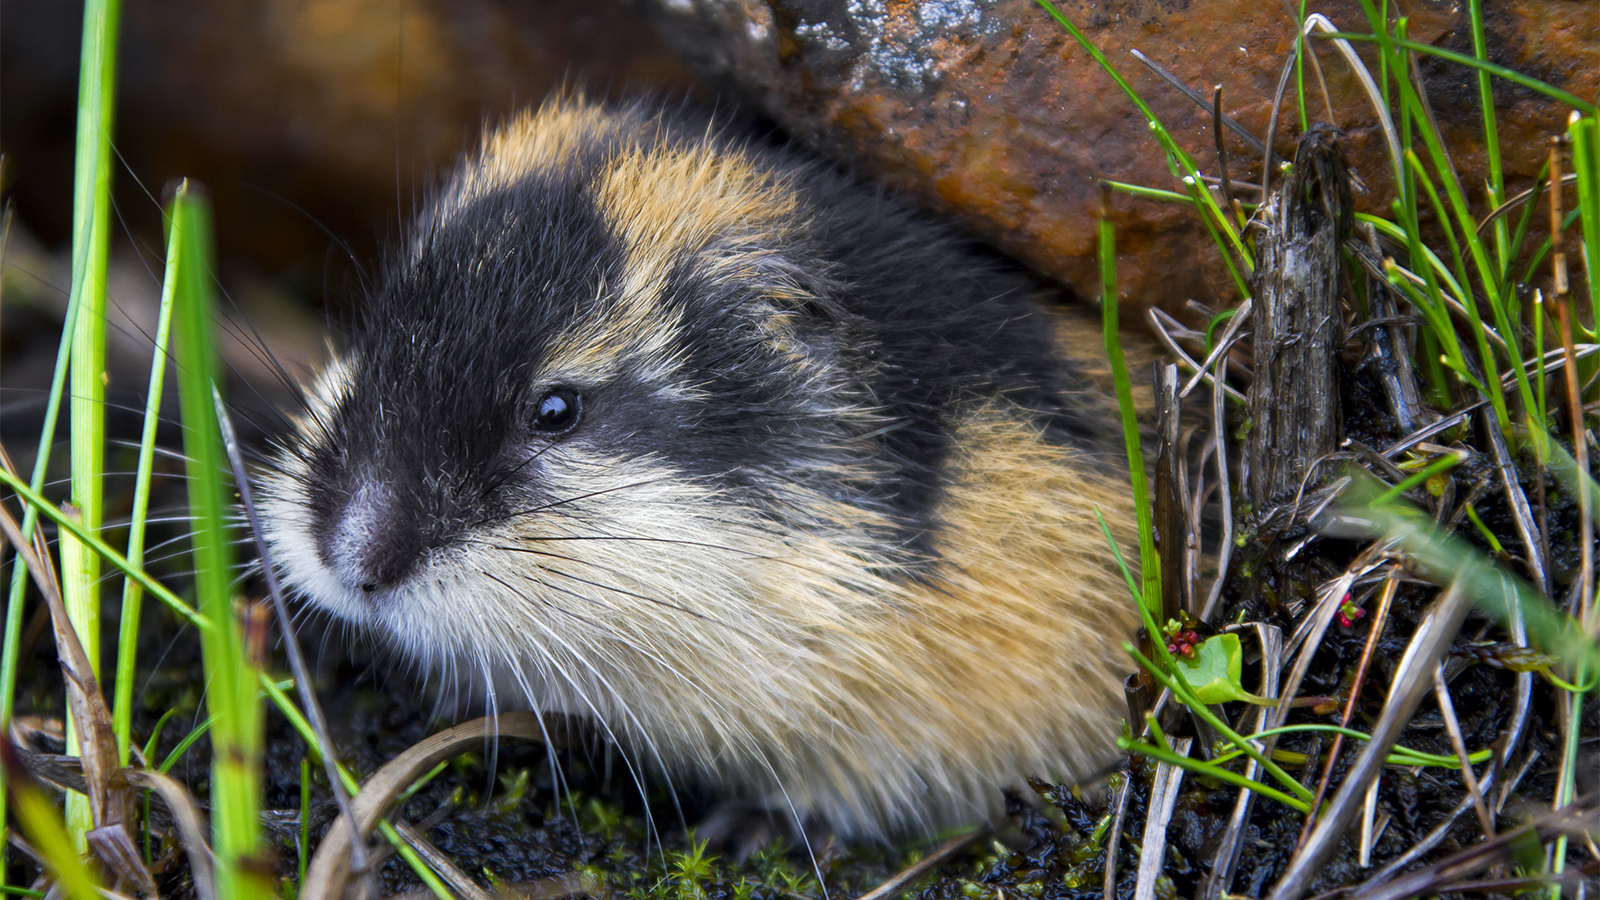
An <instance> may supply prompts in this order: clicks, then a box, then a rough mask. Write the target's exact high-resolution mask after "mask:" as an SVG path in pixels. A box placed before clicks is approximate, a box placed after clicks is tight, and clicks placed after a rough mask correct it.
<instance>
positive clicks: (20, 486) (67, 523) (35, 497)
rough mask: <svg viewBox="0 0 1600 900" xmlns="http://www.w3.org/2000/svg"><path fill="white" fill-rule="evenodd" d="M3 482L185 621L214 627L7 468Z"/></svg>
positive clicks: (1, 474) (2, 472)
mask: <svg viewBox="0 0 1600 900" xmlns="http://www.w3.org/2000/svg"><path fill="white" fill-rule="evenodd" d="M0 484H4V485H5V486H6V487H8V488H10V489H11V490H13V491H15V492H16V493H17V496H18V497H20V498H21V499H22V502H23V503H24V504H26V508H27V509H28V510H29V511H37V512H39V513H41V514H43V515H44V517H45V518H46V519H49V520H50V521H51V522H53V523H55V525H56V527H58V528H60V529H61V530H62V531H64V532H67V533H68V534H70V535H71V536H72V537H75V538H77V539H78V540H79V541H81V542H82V543H83V544H84V545H85V546H87V547H88V548H89V549H91V550H93V551H94V552H95V553H97V554H99V556H100V558H101V559H103V560H105V561H106V562H109V563H111V565H112V566H113V567H115V568H116V569H118V570H119V571H121V572H122V574H124V575H127V576H128V577H130V578H133V579H135V580H137V581H138V582H139V584H140V585H141V586H142V587H143V588H144V589H145V590H146V591H149V592H150V594H151V595H152V596H154V597H155V598H156V599H158V600H160V601H161V602H162V603H164V604H166V605H167V608H169V609H171V610H172V611H173V612H175V613H177V614H178V615H180V616H182V617H183V619H184V621H186V622H188V623H189V624H190V625H193V626H194V627H196V628H198V629H200V630H201V631H209V630H211V619H210V618H208V617H206V616H204V615H202V614H201V613H200V612H198V611H197V610H195V609H194V608H193V607H191V606H190V605H189V604H187V603H184V602H183V601H182V600H180V599H179V598H178V595H177V594H174V593H173V592H172V591H171V590H170V589H168V588H167V586H166V585H164V584H162V583H161V582H159V581H157V580H155V579H154V578H151V577H150V576H149V575H148V574H146V573H145V571H144V570H143V569H141V568H139V567H138V566H133V565H129V564H128V561H127V560H126V559H124V558H123V556H122V554H120V553H118V552H117V551H115V550H113V549H111V547H109V546H108V545H107V544H106V543H105V542H104V541H102V540H100V538H98V537H96V536H95V535H92V534H90V533H89V532H88V531H87V530H85V529H84V527H83V524H82V523H80V522H79V521H78V520H77V519H75V518H73V517H71V516H68V515H67V514H66V513H64V512H62V511H61V510H60V509H58V508H57V507H56V506H55V504H53V503H51V502H50V501H49V500H47V499H46V498H45V497H44V495H42V494H40V493H39V492H38V491H36V490H34V489H33V488H31V487H29V486H28V485H27V484H25V483H24V482H23V481H22V479H20V478H17V477H16V476H14V475H12V474H11V473H10V472H7V471H5V470H4V469H0Z"/></svg>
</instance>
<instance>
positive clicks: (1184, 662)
mask: <svg viewBox="0 0 1600 900" xmlns="http://www.w3.org/2000/svg"><path fill="white" fill-rule="evenodd" d="M1173 662H1175V663H1177V673H1178V675H1179V677H1181V678H1182V679H1183V680H1184V683H1185V684H1187V685H1188V686H1189V688H1190V690H1193V691H1194V693H1195V696H1196V697H1198V698H1200V702H1202V703H1205V704H1207V705H1212V704H1217V703H1223V702H1225V701H1228V700H1243V701H1244V702H1246V703H1254V704H1256V705H1257V706H1272V705H1273V704H1274V703H1275V702H1276V701H1274V700H1269V699H1267V698H1266V697H1258V696H1256V695H1255V694H1252V693H1250V692H1249V691H1247V690H1245V689H1244V684H1243V682H1242V681H1241V675H1242V673H1243V672H1244V652H1243V651H1242V650H1241V649H1240V647H1239V636H1238V635H1236V634H1219V635H1216V636H1214V637H1210V638H1207V639H1206V640H1205V641H1203V642H1202V643H1200V644H1198V645H1196V646H1195V648H1194V655H1193V656H1191V657H1188V658H1185V657H1182V656H1176V657H1173Z"/></svg>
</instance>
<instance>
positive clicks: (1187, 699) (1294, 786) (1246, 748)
mask: <svg viewBox="0 0 1600 900" xmlns="http://www.w3.org/2000/svg"><path fill="white" fill-rule="evenodd" d="M1150 624H1153V620H1152V622H1151V623H1150ZM1146 627H1147V628H1148V627H1149V624H1147V625H1146ZM1152 643H1153V645H1154V646H1156V647H1158V648H1159V650H1158V651H1157V652H1158V653H1159V654H1161V655H1162V656H1163V657H1165V658H1166V660H1167V661H1168V665H1169V666H1170V665H1171V654H1168V653H1167V648H1166V645H1165V644H1163V643H1162V642H1161V641H1153V642H1152ZM1123 649H1124V650H1126V651H1127V652H1128V653H1130V654H1132V655H1133V658H1134V660H1135V661H1137V662H1138V663H1139V665H1141V666H1143V667H1144V668H1145V671H1147V672H1149V673H1150V674H1151V676H1153V677H1154V678H1155V679H1156V680H1157V681H1159V682H1161V684H1162V686H1163V687H1166V688H1167V689H1168V690H1170V691H1172V695H1173V697H1175V698H1177V699H1178V700H1179V701H1181V702H1182V703H1183V704H1184V705H1185V706H1187V707H1189V711H1190V712H1191V713H1193V714H1194V715H1196V716H1198V717H1199V718H1200V719H1202V720H1203V721H1205V723H1206V724H1207V725H1210V726H1211V727H1212V728H1214V729H1216V730H1217V733H1218V734H1220V735H1222V736H1223V738H1225V739H1226V740H1228V741H1229V742H1231V743H1232V744H1233V745H1234V746H1235V747H1237V748H1239V751H1240V752H1241V753H1243V754H1244V755H1245V756H1248V757H1250V758H1251V759H1253V760H1255V761H1256V763H1258V764H1259V765H1260V766H1261V768H1262V769H1263V770H1265V771H1266V773H1267V774H1268V775H1271V776H1272V777H1273V778H1276V779H1277V780H1278V783H1280V784H1282V785H1283V786H1284V787H1286V788H1288V789H1289V790H1291V791H1293V792H1294V793H1295V795H1297V796H1299V797H1301V798H1302V799H1303V800H1305V801H1306V802H1307V803H1309V802H1310V801H1311V799H1312V793H1311V791H1310V789H1308V788H1307V787H1306V786H1305V785H1303V784H1301V783H1300V782H1298V781H1296V780H1295V779H1294V778H1293V776H1291V775H1290V774H1289V773H1288V772H1285V771H1284V770H1283V768H1282V767H1281V766H1279V765H1278V764H1277V763H1275V762H1273V761H1272V760H1271V759H1270V758H1269V757H1268V756H1267V755H1266V754H1264V753H1262V752H1261V751H1260V750H1257V749H1256V748H1255V747H1253V746H1251V745H1250V742H1249V741H1248V740H1246V739H1245V738H1244V737H1243V736H1242V735H1240V734H1239V733H1238V732H1237V731H1234V730H1233V729H1232V728H1230V727H1229V726H1228V723H1226V722H1224V721H1222V719H1221V718H1220V717H1219V716H1218V715H1217V714H1216V713H1214V712H1212V711H1211V708H1210V707H1208V706H1206V705H1205V704H1204V703H1202V702H1200V700H1199V698H1197V697H1195V696H1194V692H1193V691H1191V690H1190V689H1189V687H1188V685H1186V684H1184V683H1183V679H1182V678H1173V677H1171V676H1169V675H1167V674H1166V671H1164V670H1162V669H1160V668H1158V667H1157V665H1156V664H1155V663H1153V662H1151V661H1150V659H1149V658H1148V657H1146V656H1145V655H1144V654H1143V653H1140V652H1139V651H1138V650H1137V649H1136V648H1135V647H1134V646H1133V645H1132V644H1124V645H1123ZM1307 809H1309V807H1307Z"/></svg>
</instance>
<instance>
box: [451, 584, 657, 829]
mask: <svg viewBox="0 0 1600 900" xmlns="http://www.w3.org/2000/svg"><path fill="white" fill-rule="evenodd" d="M480 571H481V570H480ZM481 574H482V575H483V576H484V577H486V578H488V579H490V580H491V581H494V582H497V583H498V584H500V585H501V586H502V587H504V588H505V589H506V590H508V591H510V592H511V593H512V594H515V595H516V596H519V597H522V598H523V599H525V600H532V598H530V597H528V596H527V595H526V594H524V593H523V592H522V591H519V590H518V589H517V588H515V587H513V586H511V585H510V584H507V583H506V582H505V581H503V580H502V579H500V578H498V577H496V576H495V575H494V574H493V573H492V572H487V571H481ZM530 621H532V622H533V624H534V625H535V626H536V627H538V628H539V630H540V631H543V632H544V633H545V635H546V636H547V637H549V638H550V639H551V640H553V641H555V642H556V643H558V644H560V645H561V646H562V647H563V648H565V649H566V651H567V653H568V654H569V655H570V656H571V657H572V659H573V661H575V662H577V663H578V664H579V665H581V666H583V667H584V668H585V669H588V670H589V674H590V675H591V676H593V677H594V678H595V680H596V681H597V682H598V683H599V685H600V686H601V687H602V688H604V689H605V690H606V691H607V692H608V693H609V694H610V695H611V697H612V699H613V701H615V702H616V704H617V707H618V708H619V709H620V710H621V711H622V713H623V715H624V716H625V717H626V718H627V719H628V720H629V721H630V722H631V723H632V725H633V728H634V729H636V733H637V734H638V736H639V740H640V742H641V743H643V744H644V745H645V746H646V747H647V748H648V749H649V751H650V755H651V756H654V757H655V760H656V765H657V766H659V767H660V768H661V771H662V777H663V778H664V779H665V780H666V782H667V790H668V793H670V794H671V795H672V802H673V806H674V807H675V808H678V816H679V818H680V819H681V818H682V816H683V810H682V808H681V807H678V797H677V790H676V788H674V787H673V785H672V776H671V774H670V772H669V771H668V769H667V766H666V762H665V761H664V760H663V759H662V758H661V753H660V751H659V750H658V749H657V747H656V743H655V740H654V739H653V738H652V737H651V736H650V732H649V731H648V730H647V729H645V728H644V725H643V723H641V722H640V721H639V718H638V716H637V715H635V714H634V712H633V708H632V707H631V706H629V704H628V701H627V699H626V698H624V697H623V696H622V694H621V693H619V692H618V691H617V689H616V687H615V686H613V685H612V684H611V682H610V681H609V680H607V679H606V678H605V676H604V675H601V674H600V672H599V670H598V669H596V668H595V666H594V664H593V663H591V662H589V660H588V659H587V658H586V657H584V656H583V654H581V653H579V652H578V651H577V650H576V648H574V647H573V646H572V645H571V644H570V643H568V642H567V641H566V639H565V638H562V637H561V636H560V635H559V634H557V633H555V632H554V631H553V630H552V629H551V628H550V627H549V626H547V625H545V624H544V623H543V622H541V621H539V620H538V618H537V617H533V618H531V619H530ZM529 646H531V647H533V648H534V650H535V651H536V652H537V653H538V654H539V655H540V656H541V657H543V658H544V659H546V660H547V661H548V662H549V664H550V667H551V669H552V670H553V671H554V672H555V674H557V675H559V676H560V677H561V679H562V680H563V681H565V682H566V683H567V685H568V687H570V688H572V690H573V691H574V692H575V693H576V694H577V696H578V699H579V700H580V701H582V702H583V705H584V706H586V707H588V708H589V712H590V714H591V715H593V716H594V718H595V721H597V722H599V723H600V727H601V728H602V729H604V730H605V732H606V736H607V737H608V738H610V739H611V741H612V743H614V744H616V745H617V746H619V747H622V746H625V745H624V744H622V742H621V741H619V740H618V739H617V735H616V732H614V731H613V730H612V729H611V723H610V722H608V721H607V720H606V717H605V716H604V715H601V713H600V709H599V707H597V706H596V705H595V703H594V701H593V700H591V699H590V698H589V694H588V692H586V691H585V690H584V689H583V688H582V686H580V685H579V684H578V681H577V679H575V678H573V677H572V673H571V672H568V671H567V669H566V667H565V666H562V665H561V664H560V663H559V662H558V661H557V660H556V659H555V658H554V656H553V655H552V654H551V653H550V651H549V650H548V649H546V648H545V647H544V646H543V645H542V644H540V643H538V642H533V643H531V644H529ZM507 662H508V663H510V665H509V666H508V668H510V669H511V671H512V672H514V673H518V674H517V676H516V677H518V679H519V680H522V679H525V677H526V676H524V675H522V674H520V673H521V669H520V667H518V666H516V665H515V663H516V660H514V659H508V660H507ZM622 761H623V764H624V765H626V766H627V767H628V774H629V776H630V777H632V779H633V783H634V786H635V787H636V788H637V789H638V791H639V797H640V799H641V800H648V794H647V793H646V791H645V787H644V779H643V777H642V776H641V774H640V772H639V770H638V767H637V766H636V765H635V764H634V763H633V762H632V761H631V760H630V759H629V758H628V754H627V753H623V755H622ZM645 810H646V817H645V821H646V823H647V825H648V826H649V827H650V829H651V830H652V831H655V825H654V821H653V819H652V818H651V817H650V815H649V804H648V802H647V803H646V804H645ZM656 840H657V843H658V844H659V843H660V837H659V833H658V834H657V839H656Z"/></svg>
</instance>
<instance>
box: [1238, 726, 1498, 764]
mask: <svg viewBox="0 0 1600 900" xmlns="http://www.w3.org/2000/svg"><path fill="white" fill-rule="evenodd" d="M1313 731H1314V732H1326V733H1329V734H1342V735H1344V736H1345V737H1348V738H1354V739H1355V740H1358V741H1370V740H1372V735H1370V734H1367V733H1365V732H1362V731H1356V730H1355V729H1354V728H1344V727H1341V726H1339V725H1282V726H1279V727H1277V728H1268V729H1266V730H1265V731H1257V732H1255V733H1254V734H1248V735H1245V739H1246V740H1251V741H1260V740H1265V739H1266V738H1269V737H1272V736H1273V735H1277V734H1297V733H1300V732H1313ZM1242 755H1243V754H1242V753H1240V752H1239V751H1237V750H1233V751H1229V752H1228V753H1226V754H1223V755H1221V756H1218V757H1217V758H1216V759H1213V760H1212V762H1214V763H1222V762H1226V761H1227V760H1229V759H1232V758H1234V757H1236V756H1242ZM1493 756H1494V754H1493V752H1492V751H1489V750H1478V751H1476V752H1474V753H1471V754H1468V756H1467V761H1468V762H1470V763H1472V764H1473V765H1479V764H1481V763H1486V762H1488V761H1489V760H1490V759H1492V758H1493ZM1387 761H1388V762H1389V763H1390V764H1391V765H1419V766H1436V767H1439V768H1444V769H1456V768H1460V766H1461V760H1460V759H1459V758H1458V757H1456V756H1454V755H1451V756H1441V755H1439V754H1436V753H1424V752H1422V751H1421V750H1413V749H1411V748H1410V747H1406V746H1403V745H1400V744H1396V745H1394V747H1393V748H1392V749H1391V750H1390V752H1389V759H1388V760H1387Z"/></svg>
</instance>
